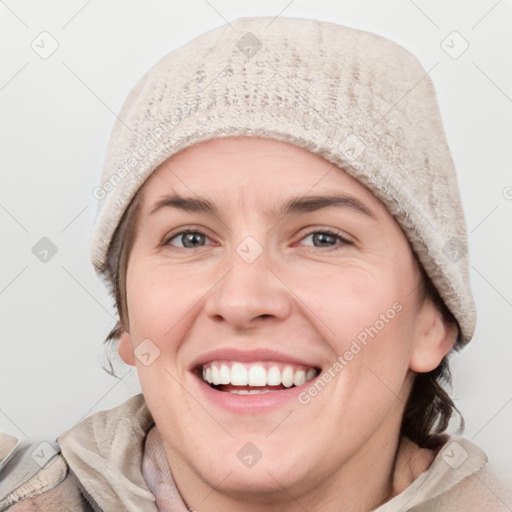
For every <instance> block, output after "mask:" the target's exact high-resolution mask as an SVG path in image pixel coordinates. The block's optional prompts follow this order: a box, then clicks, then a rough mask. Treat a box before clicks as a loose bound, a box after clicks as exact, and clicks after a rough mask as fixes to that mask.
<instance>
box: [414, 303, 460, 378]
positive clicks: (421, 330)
mask: <svg viewBox="0 0 512 512" xmlns="http://www.w3.org/2000/svg"><path fill="white" fill-rule="evenodd" d="M457 334H458V327H457V326H456V325H455V324H452V323H448V322H446V321H445V320H444V318H443V315H442V313H441V311H439V309H438V308H437V307H436V306H435V304H434V303H433V302H432V301H431V300H430V299H426V300H425V302H424V304H423V305H422V307H421V311H420V314H419V318H418V329H417V331H416V339H415V340H414V344H413V350H412V353H411V359H410V361H409V368H410V369H411V370H412V371H414V372H418V373H424V372H430V371H432V370H434V369H435V368H437V367H438V366H439V364H440V363H441V361H442V360H443V358H444V357H445V356H446V354H448V352H449V351H450V350H451V349H452V348H453V346H454V344H455V342H456V341H457Z"/></svg>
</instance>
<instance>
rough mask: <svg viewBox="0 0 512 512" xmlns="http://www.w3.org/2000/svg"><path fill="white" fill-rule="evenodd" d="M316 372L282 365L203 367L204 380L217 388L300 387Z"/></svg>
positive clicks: (233, 363) (247, 364) (230, 364)
mask: <svg viewBox="0 0 512 512" xmlns="http://www.w3.org/2000/svg"><path fill="white" fill-rule="evenodd" d="M315 376H316V370H315V369H314V368H307V367H304V366H297V365H290V364H285V365H283V364H282V363H268V362H266V363H238V362H232V361H229V362H228V361H225V362H220V361H218V362H217V361H216V362H210V363H207V364H205V365H203V380H204V381H206V382H208V383H210V384H213V385H214V386H217V385H219V384H232V385H234V386H279V385H280V384H282V385H283V386H284V387H286V388H290V387H292V386H300V385H301V384H304V383H305V382H307V381H309V380H311V379H313V378H315Z"/></svg>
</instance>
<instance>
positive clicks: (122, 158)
mask: <svg viewBox="0 0 512 512" xmlns="http://www.w3.org/2000/svg"><path fill="white" fill-rule="evenodd" d="M235 135H254V136H260V137H270V138H273V139H278V140H282V141H287V142H291V143H293V144H296V145H297V146H300V147H302V148H305V149H307V150H309V151H312V152H314V153H317V154H319V155H320V156H322V157H324V158H325V159H327V160H329V161H330V162H332V163H334V164H336V165H337V166H339V167H341V168H343V169H344V170H345V171H346V172H347V173H349V174H350V175H351V176H353V177H354V178H356V179H357V180H359V181H360V182H361V183H362V184H364V185H366V186H367V187H368V188H369V189H370V190H371V191H372V192H373V193H374V194H375V196H376V197H377V198H379V199H380V200H381V201H382V202H383V204H384V205H385V206H386V208H387V209H388V211H389V212H390V213H391V214H392V215H393V216H394V218H395V219H396V220H397V222H398V223H399V224H400V225H401V227H402V229H403V230H404V232H405V234H406V236H407V237H408V239H409V241H410V243H411V245H412V247H413V249H414V250H415V252H416V254H417V256H418V258H419V260H420V262H421V263H422V265H423V267H424V269H425V271H426V273H427V274H428V275H429V277H430V279H431V280H432V282H433V284H434V285H435V287H436V288H437V290H438V292H439V294H440V296H441V298H442V299H443V301H444V302H445V304H446V306H447V307H448V309H449V310H450V311H451V312H452V314H453V315H454V317H455V318H456V319H457V321H458V323H459V325H460V328H461V338H462V340H461V341H462V343H466V342H468V341H469V340H470V339H471V337H472V335H473V332H474V329H475V321H476V312H475V305H474V303H473V298H472V295H471V290H470V286H469V272H468V259H467V253H468V251H467V232H466V225H465V219H464V214H463V210H462V205H461V200H460V196H459V191H458V186H457V178H456V174H455V169H454V166H453V162H452V159H451V156H450V151H449V149H448V146H447V142H446V139H445V135H444V129H443V126H442V122H441V118H440V114H439V110H438V106H437V101H436V97H435V92H434V89H433V86H432V83H431V80H430V78H429V77H428V75H427V73H426V71H425V70H424V69H423V68H422V66H421V65H420V63H419V62H418V61H417V59H416V58H415V57H413V56H412V55H411V54H410V53H409V52H408V51H406V50H405V49H403V48H402V47H400V46H398V45H397V44H395V43H394V42H392V41H389V40H387V39H385V38H383V37H380V36H377V35H375V34H371V33H368V32H363V31H360V30H355V29H352V28H347V27H344V26H340V25H337V24H334V23H329V22H323V21H317V20H312V19H298V18H285V17H279V18H277V19H274V18H271V17H256V18H241V19H238V20H236V21H233V22H231V23H230V24H229V25H224V26H222V27H219V28H217V29H215V30H212V31H210V32H207V33H206V34H202V35H200V36H199V37H196V38H195V39H193V40H192V41H191V42H189V43H187V44H186V45H184V46H182V47H181V48H178V49H177V50H175V51H173V52H171V53H170V54H168V55H166V56H165V57H163V58H162V59H161V60H160V61H159V62H157V63H156V64H155V65H154V66H153V67H152V68H151V69H150V70H149V71H148V72H147V73H146V74H145V75H144V76H143V77H142V79H141V80H140V81H139V82H138V83H137V84H136V85H135V87H134V88H133V89H132V90H131V92H130V94H129V95H128V98H127V100H126V102H125V104H124V106H123V108H122V110H121V112H120V114H119V119H118V121H117V122H116V124H115V126H114V129H113V131H112V135H111V139H110V142H109V146H108V150H107V156H106V160H105V164H104V168H103V173H102V178H101V185H100V186H98V187H97V188H96V189H95V190H94V196H95V197H96V198H97V199H98V200H99V213H98V218H97V221H96V225H95V228H94V232H93V239H92V262H93V264H94V266H95V269H96V271H97V272H98V273H99V274H100V275H101V276H103V277H104V278H106V279H107V280H109V279H110V280H112V276H111V275H110V274H109V273H108V272H107V269H106V259H107V258H106V257H107V251H108V250H110V251H113V252H114V254H113V256H114V257H115V259H116V261H117V259H118V256H119V254H118V252H119V245H115V244H114V245H112V246H111V242H112V239H113V236H114V233H115V230H116V228H117V226H118V225H119V223H120V221H121V218H122V216H123V213H124V212H125V210H126V208H127V207H128V205H129V203H130V200H131V199H132V198H133V197H134V195H135V193H136V192H137V191H138V189H139V188H140V187H141V186H142V185H143V183H144V181H145V180H146V179H147V178H148V177H149V176H150V175H151V173H152V172H153V170H154V169H155V168H156V167H158V166H159V165H160V164H161V163H162V162H164V161H165V160H167V159H168V158H169V157H170V156H171V155H174V154H175V153H177V152H178V151H180V150H182V149H184V148H186V147H187V146H190V145H192V144H195V143H198V142H202V141H205V140H208V139H212V138H215V137H226V136H235Z"/></svg>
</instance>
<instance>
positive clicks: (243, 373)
mask: <svg viewBox="0 0 512 512" xmlns="http://www.w3.org/2000/svg"><path fill="white" fill-rule="evenodd" d="M142 193H143V195H142V197H141V204H140V206H141V207H140V211H139V213H138V218H137V223H136V226H135V230H136V231H135V238H134V242H133V246H132V249H131V252H130V256H129V260H128V268H127V276H126V287H127V306H128V318H129V331H130V332H129V334H128V333H125V334H124V335H123V336H122V337H121V339H120V341H119V353H120V355H121V357H122V358H123V360H124V361H125V362H127V363H128V364H136V366H137V370H138V374H139V378H140V382H141V387H142V390H143V392H144V396H145V398H146V402H147V404H148V407H149V409H150V411H151V413H152V415H153V417H154V419H155V422H156V425H157V427H158V429H159V431H160V433H161V435H162V438H163V441H164V445H165V449H166V453H167V457H168V460H169V461H170V462H169V464H170V467H171V471H172V473H173V476H174V478H175V480H176V482H177V484H178V488H179V489H180V492H181V493H182V495H183V496H184V497H185V498H186V500H187V503H188V505H189V506H196V508H197V509H198V510H208V507H209V506H210V504H211V505H213V503H215V500H221V501H222V500H223V499H240V500H242V501H244V500H245V499H246V498H248V497H249V495H250V498H251V500H253V501H254V500H257V499H258V498H257V497H259V498H260V499H261V503H264V502H265V500H271V501H272V502H273V503H277V502H279V501H282V502H283V503H284V501H286V500H289V499H290V495H292V496H294V497H296V498H298V497H299V496H302V497H303V501H302V503H308V502H312V500H313V494H315V493H316V494H317V495H318V494H319V493H320V492H323V491H322V490H325V489H327V488H328V487H329V486H330V485H331V486H334V485H337V488H338V489H341V488H342V487H343V488H344V489H345V497H346V499H347V500H348V499H349V496H350V494H351V493H352V494H353V493H355V492H356V491H357V488H358V486H361V485H365V486H368V482H366V483H365V482H363V483H361V475H364V474H367V473H365V471H366V472H367V471H368V470H369V468H372V472H373V471H375V469H376V470H377V471H376V474H377V475H380V474H382V476H381V477H379V476H377V477H376V478H375V481H374V483H372V484H371V485H373V486H374V487H375V489H374V492H373V495H372V492H369V493H368V495H369V497H368V500H369V502H372V500H375V499H376V498H375V495H376V494H379V493H381V494H382V493H386V492H388V491H389V489H387V488H386V485H387V483H388V480H389V473H390V472H391V471H392V459H393V456H394V453H395V452H396V449H397V443H398V438H399V431H400V422H401V418H402V412H403V408H404V403H405V402H406V399H407V396H408V393H409V390H410V386H411V384H412V378H413V371H429V370H431V369H433V368H435V367H436V366H437V365H438V364H439V362H440V361H441V360H442V358H443V357H444V355H445V354H446V353H447V352H448V350H449V349H450V348H451V346H452V342H453V339H454V336H453V333H450V332H448V331H447V330H446V328H445V327H446V326H445V325H444V324H443V322H442V320H441V315H440V314H439V312H438V311H437V309H436V308H435V307H434V306H433V305H432V303H431V302H429V301H428V300H424V297H423V295H422V293H421V290H422V287H421V273H420V270H419V268H418V266H417V263H416V260H415V258H414V256H413V254H412V252H411V249H410V246H409V243H408V241H407V239H406V238H405V236H404V234H403V232H402V230H401V229H400V227H399V226H398V224H397V223H396V221H395V220H394V219H393V217H392V216H391V215H390V214H389V213H388V212H387V210H386V209H385V207H384V206H383V205H382V203H380V202H379V201H378V200H377V199H376V198H375V197H374V196H373V195H372V194H371V193H370V192H369V190H368V189H366V188H365V187H364V186H362V185H361V184H360V183H359V182H358V181H356V180H355V179H353V178H352V177H350V176H349V175H348V174H347V173H345V172H344V171H342V170H341V169H339V168H337V167H336V166H334V165H332V164H331V163H329V162H327V161H326V160H324V159H323V158H321V157H320V156H318V155H315V154H313V153H310V152H308V151H305V150H303V149H300V148H298V147H296V146H294V145H291V144H287V143H284V142H279V141H275V140H268V139H260V138H245V137H237V138H232V137H230V138H225V139H217V140H211V141H208V142H205V143H202V144H199V145H197V146H193V147H191V148H188V149H187V150H185V151H183V152H181V153H179V154H177V155H175V156H173V157H172V158H171V159H169V160H168V161H167V162H166V163H165V164H163V165H161V166H160V167H159V168H158V169H157V170H155V172H154V173H153V174H152V176H151V177H150V178H149V179H148V181H147V182H146V183H145V185H144V186H143V188H142ZM313 196H314V197H313ZM184 232H185V233H184ZM141 343H143V345H141V347H140V348H139V351H140V352H142V353H144V354H146V355H144V356H140V354H139V351H136V353H137V354H139V357H140V359H141V360H139V359H138V358H137V357H135V356H134V348H137V347H138V346H139V345H140V344H141ZM142 347H144V349H143V350H141V349H142ZM147 354H150V355H147ZM156 355H158V357H156V358H155V356H156ZM153 359H154V360H153ZM358 475H359V476H358ZM358 480H359V483H357V481H358ZM219 482H220V483H219ZM335 482H336V484H335ZM340 482H343V484H341V483H340ZM349 484H351V485H349ZM371 485H370V486H371ZM211 488H216V492H215V493H214V495H212V496H211V497H209V498H208V500H206V501H204V503H202V502H201V500H202V498H203V497H204V496H206V495H208V494H209V493H210V492H211ZM283 489H286V492H284V491H283ZM203 491H204V492H203ZM308 496H309V497H308ZM380 498H381V499H383V498H384V495H383V496H381V497H380ZM194 499H195V500H196V502H194ZM315 499H316V503H318V496H317V498H315ZM213 508H214V507H213V506H212V509H213ZM240 510H242V508H240Z"/></svg>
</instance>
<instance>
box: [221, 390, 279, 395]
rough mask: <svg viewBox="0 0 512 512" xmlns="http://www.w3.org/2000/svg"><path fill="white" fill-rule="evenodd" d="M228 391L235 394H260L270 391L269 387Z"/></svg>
mask: <svg viewBox="0 0 512 512" xmlns="http://www.w3.org/2000/svg"><path fill="white" fill-rule="evenodd" d="M228 393H233V394H235V395H261V394H262V393H270V389H230V390H229V391H228Z"/></svg>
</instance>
